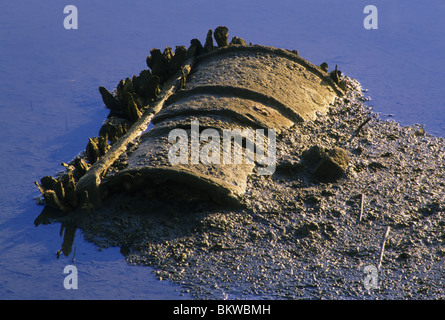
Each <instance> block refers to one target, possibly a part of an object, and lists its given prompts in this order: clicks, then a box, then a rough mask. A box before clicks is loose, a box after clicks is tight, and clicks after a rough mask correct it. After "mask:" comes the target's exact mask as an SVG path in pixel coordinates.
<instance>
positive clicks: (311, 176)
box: [36, 30, 445, 299]
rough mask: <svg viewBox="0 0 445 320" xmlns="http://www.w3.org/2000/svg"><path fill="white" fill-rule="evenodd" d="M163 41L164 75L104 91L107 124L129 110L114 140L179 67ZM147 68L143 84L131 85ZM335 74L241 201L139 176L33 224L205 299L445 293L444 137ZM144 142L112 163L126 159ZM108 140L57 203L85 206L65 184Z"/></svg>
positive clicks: (95, 143) (90, 151)
mask: <svg viewBox="0 0 445 320" xmlns="http://www.w3.org/2000/svg"><path fill="white" fill-rule="evenodd" d="M215 32H216V30H215ZM218 32H221V37H219V36H218V41H217V42H218V46H227V43H228V40H227V37H226V35H225V32H224V30H222V31H221V30H219V31H218ZM209 36H210V39H211V34H210V35H209ZM220 38H222V39H220ZM208 39H209V37H208ZM208 39H207V41H206V44H205V45H204V46H202V45H200V44H198V43H196V42H195V45H194V47H193V43H192V46H191V48H192V49H190V48H189V49H188V50H185V49H184V48H182V49H177V50H178V55H179V54H180V53H181V52H182V53H183V55H182V56H185V55H186V54H187V52H189V53H190V52H191V51H193V50H195V51H196V50H198V51H199V50H201V51H206V50H207V51H211V50H214V47H213V43H211V41H210V40H208ZM224 39H225V40H224ZM164 52H165V55H161V54H160V52H158V51H152V53H151V59H149V60H147V65H148V66H151V67H152V68H153V69H154V70H158V71H157V72H156V74H154V75H151V76H147V75H145V74H143V73H141V74H140V75H139V77H134V78H133V79H132V80H131V82H130V80H129V79H127V80H126V81H123V82H121V83H120V84H119V86H118V91H117V93H115V95H112V94H111V93H109V92H108V91H105V90H103V89H101V94H102V95H103V97H104V102H105V103H108V107H109V109H110V118H109V119H108V120H107V121H106V123H105V124H111V123H112V122H113V121H112V120H116V117H121V119H124V120H125V121H124V120H122V121H120V122H119V123H118V124H117V125H113V126H111V125H110V126H109V127H107V126H105V125H104V128H106V129H107V128H108V129H110V128H120V129H119V130H117V131H116V130H115V131H116V132H114V131H113V130H108V129H107V130H108V131H107V133H106V139H110V137H112V139H110V140H109V141H110V143H112V142H113V141H114V140H118V138H119V137H120V136H122V135H123V134H124V133H125V132H126V131H127V129H128V128H127V127H126V125H125V126H123V123H125V124H128V125H129V126H131V123H134V122H135V121H137V119H139V118H140V117H141V113H142V112H146V111H147V110H148V109H147V108H146V107H145V104H146V103H147V101H148V102H150V101H153V99H154V97H155V96H156V95H157V94H159V92H160V91H159V90H160V87H159V84H161V83H163V82H165V81H166V79H167V78H168V76H170V75H171V74H172V73H173V71H171V70H174V71H177V64H173V65H174V66H175V67H174V68H173V69H169V68H165V65H164V62H162V61H165V60H166V59H167V57H170V56H171V51H169V50H167V51H164ZM193 54H195V53H193ZM163 59H164V60H163ZM167 60H168V59H167ZM156 61H158V62H156ZM159 61H160V62H159ZM168 61H171V59H170V60H168ZM181 61H182V60H181ZM156 65H157V66H158V67H159V66H162V67H159V68H158V69H156V68H157V67H155V66H156ZM321 67H322V68H325V67H327V66H323V65H322V66H321ZM168 70H170V71H168ZM326 71H327V70H326ZM143 78H144V79H145V78H146V84H147V86H140V87H138V86H133V87H132V88H130V87H129V83H131V84H134V83H140V82H139V81H142V79H143ZM331 78H332V79H333V80H334V81H335V83H336V84H338V85H339V86H340V87H341V88H342V90H344V91H346V93H345V94H344V95H343V96H342V97H337V98H336V99H335V102H334V103H332V104H331V105H330V106H329V108H327V110H323V111H324V112H325V113H319V114H318V115H317V117H316V119H315V120H313V119H312V120H311V119H308V120H305V121H302V122H296V123H295V124H293V125H292V126H291V127H290V128H282V129H281V130H280V133H279V135H278V136H277V157H276V158H277V167H276V171H275V172H274V174H273V175H270V176H263V175H258V174H255V170H257V168H256V169H253V173H254V174H251V175H249V176H248V177H247V178H246V188H245V190H246V191H245V193H243V194H242V196H241V199H240V202H241V204H242V206H241V207H239V206H238V207H229V206H227V205H221V204H215V203H213V202H211V201H204V199H207V198H208V197H207V196H206V197H202V196H201V195H200V194H196V193H194V192H191V191H190V190H188V189H187V188H176V187H175V186H174V185H159V186H156V187H155V188H151V189H141V190H134V188H131V187H132V184H133V182H132V181H131V180H129V181H124V180H123V181H122V184H123V185H124V188H123V189H122V190H120V191H119V192H117V193H113V194H112V195H111V194H110V195H109V196H108V197H107V198H106V199H105V201H104V202H103V204H102V207H100V208H98V207H96V208H94V206H88V205H85V206H82V207H80V208H77V210H68V212H66V211H65V212H63V214H58V213H57V212H56V211H54V210H52V209H51V208H46V209H45V210H46V211H47V212H46V213H47V214H43V215H42V216H41V217H39V218H38V220H37V223H36V224H39V223H49V222H53V221H57V222H62V224H63V225H64V226H65V228H64V232H65V239H64V243H63V246H62V249H61V252H59V253H63V254H65V255H70V254H71V250H72V248H71V244H72V240H73V239H72V235H73V234H74V230H76V228H79V229H81V230H82V231H83V235H84V237H85V238H86V239H87V240H89V241H91V242H93V243H95V244H96V245H97V246H99V247H103V248H107V247H110V246H118V247H120V248H121V252H122V254H123V255H124V256H125V259H126V260H127V261H128V263H130V264H135V265H149V266H152V267H154V268H155V269H156V270H157V271H156V275H157V277H158V278H159V279H160V280H170V281H173V282H175V283H179V284H181V285H182V286H183V287H184V291H186V292H188V293H190V294H192V295H193V296H194V297H195V298H197V299H250V298H256V299H444V298H445V289H444V285H445V283H444V281H445V280H444V271H445V270H444V256H445V247H444V240H445V228H444V225H445V221H444V212H445V204H444V199H445V166H444V165H443V164H444V160H445V143H444V142H445V141H444V139H443V138H438V137H434V136H430V135H428V134H427V133H425V132H424V130H423V128H422V127H421V126H420V125H413V126H409V127H402V126H400V125H399V124H397V123H396V122H393V121H384V120H382V119H380V118H379V115H378V114H374V113H373V112H372V110H370V109H369V108H368V107H367V106H366V104H365V102H366V100H367V99H366V97H364V96H363V92H362V89H361V87H360V85H359V83H358V82H357V81H355V80H352V79H349V78H348V77H346V76H344V75H341V73H337V71H336V70H335V72H334V73H331ZM334 78H335V79H334ZM125 83H127V87H125ZM144 83H145V82H144ZM150 83H154V85H153V86H152V85H148V84H150ZM137 88H139V89H137ZM144 88H145V89H144ZM119 90H120V91H122V92H127V93H128V92H130V93H131V94H119V92H120V91H119ZM138 90H139V91H138ZM146 90H148V91H146ZM144 92H145V93H144ZM140 97H142V98H143V99H139V98H140ZM114 98H115V100H113V99H114ZM138 101H142V102H138ZM104 130H105V129H104ZM105 131H106V130H105ZM103 137H105V134H104V135H103ZM141 139H143V136H140V137H138V138H136V139H135V140H134V141H132V143H131V146H129V147H128V148H127V151H126V152H124V153H123V154H122V155H121V156H120V157H119V158H118V159H117V160H116V161H115V162H114V163H113V166H112V168H111V171H113V170H116V171H119V170H122V169H124V168H126V167H127V166H128V160H129V156H131V154H132V152H133V151H134V150H135V149H136V148H137V147H138V146H139V145H140V144H141V143H142V142H143V141H142V140H141ZM103 140H104V138H102V140H100V139H97V140H94V139H91V140H90V141H89V144H88V146H87V150H86V158H85V159H80V160H77V162H74V164H73V167H74V171H73V172H74V174H73V175H63V174H62V175H61V176H62V177H65V178H62V179H60V180H59V181H56V182H54V181H47V183H48V184H53V188H54V191H53V192H50V194H51V195H53V198H52V199H54V201H55V202H54V204H55V207H59V208H61V207H60V205H63V206H64V207H63V208H65V207H66V206H67V205H68V206H70V201H69V200H71V201H72V203H73V205H71V207H72V208H74V207H76V206H77V203H78V199H72V198H71V197H69V196H67V195H73V197H74V194H75V193H74V192H73V191H72V190H73V189H74V187H75V180H76V179H77V178H76V173H78V174H79V175H81V174H85V172H88V170H89V169H90V167H91V165H93V164H94V163H95V162H96V161H98V160H99V158H100V157H101V156H103V155H104V154H105V153H106V152H107V150H108V144H107V141H106V140H105V143H104V141H103ZM112 140H113V141H112ZM101 146H102V147H101ZM81 160H82V161H81ZM83 162H85V163H83ZM67 167H68V166H67ZM126 184H128V185H129V187H128V188H125V185H126ZM70 190H71V191H70ZM126 190H127V191H126ZM62 193H63V197H62V196H60V194H62ZM57 199H64V201H67V202H66V203H62V204H59V203H57V201H56V200H57ZM46 200H48V199H46ZM54 214H55V215H54ZM48 217H51V218H48ZM388 227H389V229H388ZM388 230H389V233H387V237H385V234H386V232H387V231H388ZM368 265H373V266H376V267H377V266H379V265H380V270H379V271H378V274H377V276H378V278H377V287H376V288H371V289H370V290H369V291H368V290H367V289H366V288H365V283H364V279H365V277H366V276H367V275H366V274H365V273H364V269H365V267H366V266H368Z"/></svg>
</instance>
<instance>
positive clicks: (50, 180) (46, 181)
mask: <svg viewBox="0 0 445 320" xmlns="http://www.w3.org/2000/svg"><path fill="white" fill-rule="evenodd" d="M56 183H57V180H56V179H55V178H54V177H52V176H45V177H43V178H42V179H40V184H41V185H42V187H43V188H44V189H45V190H54V188H55V187H56Z"/></svg>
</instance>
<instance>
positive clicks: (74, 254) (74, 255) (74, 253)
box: [73, 246, 77, 265]
mask: <svg viewBox="0 0 445 320" xmlns="http://www.w3.org/2000/svg"><path fill="white" fill-rule="evenodd" d="M76 249H77V246H75V247H74V252H73V265H74V260H75V259H74V258H75V257H76Z"/></svg>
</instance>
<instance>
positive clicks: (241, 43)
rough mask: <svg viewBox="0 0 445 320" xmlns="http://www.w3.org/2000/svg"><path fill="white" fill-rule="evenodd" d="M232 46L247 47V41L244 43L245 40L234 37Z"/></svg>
mask: <svg viewBox="0 0 445 320" xmlns="http://www.w3.org/2000/svg"><path fill="white" fill-rule="evenodd" d="M230 45H231V46H235V45H240V46H246V45H247V44H246V41H244V39H241V38H238V37H233V38H232V40H231V41H230Z"/></svg>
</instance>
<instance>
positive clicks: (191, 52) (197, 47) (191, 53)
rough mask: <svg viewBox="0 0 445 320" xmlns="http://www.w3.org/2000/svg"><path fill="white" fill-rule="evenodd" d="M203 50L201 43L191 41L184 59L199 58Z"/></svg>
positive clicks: (194, 40)
mask: <svg viewBox="0 0 445 320" xmlns="http://www.w3.org/2000/svg"><path fill="white" fill-rule="evenodd" d="M203 50H204V48H203V47H202V44H201V42H200V41H199V40H198V39H192V40H191V41H190V47H189V48H188V49H187V55H186V59H189V58H191V57H197V56H199V55H200V54H201V53H202V51H203Z"/></svg>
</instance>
